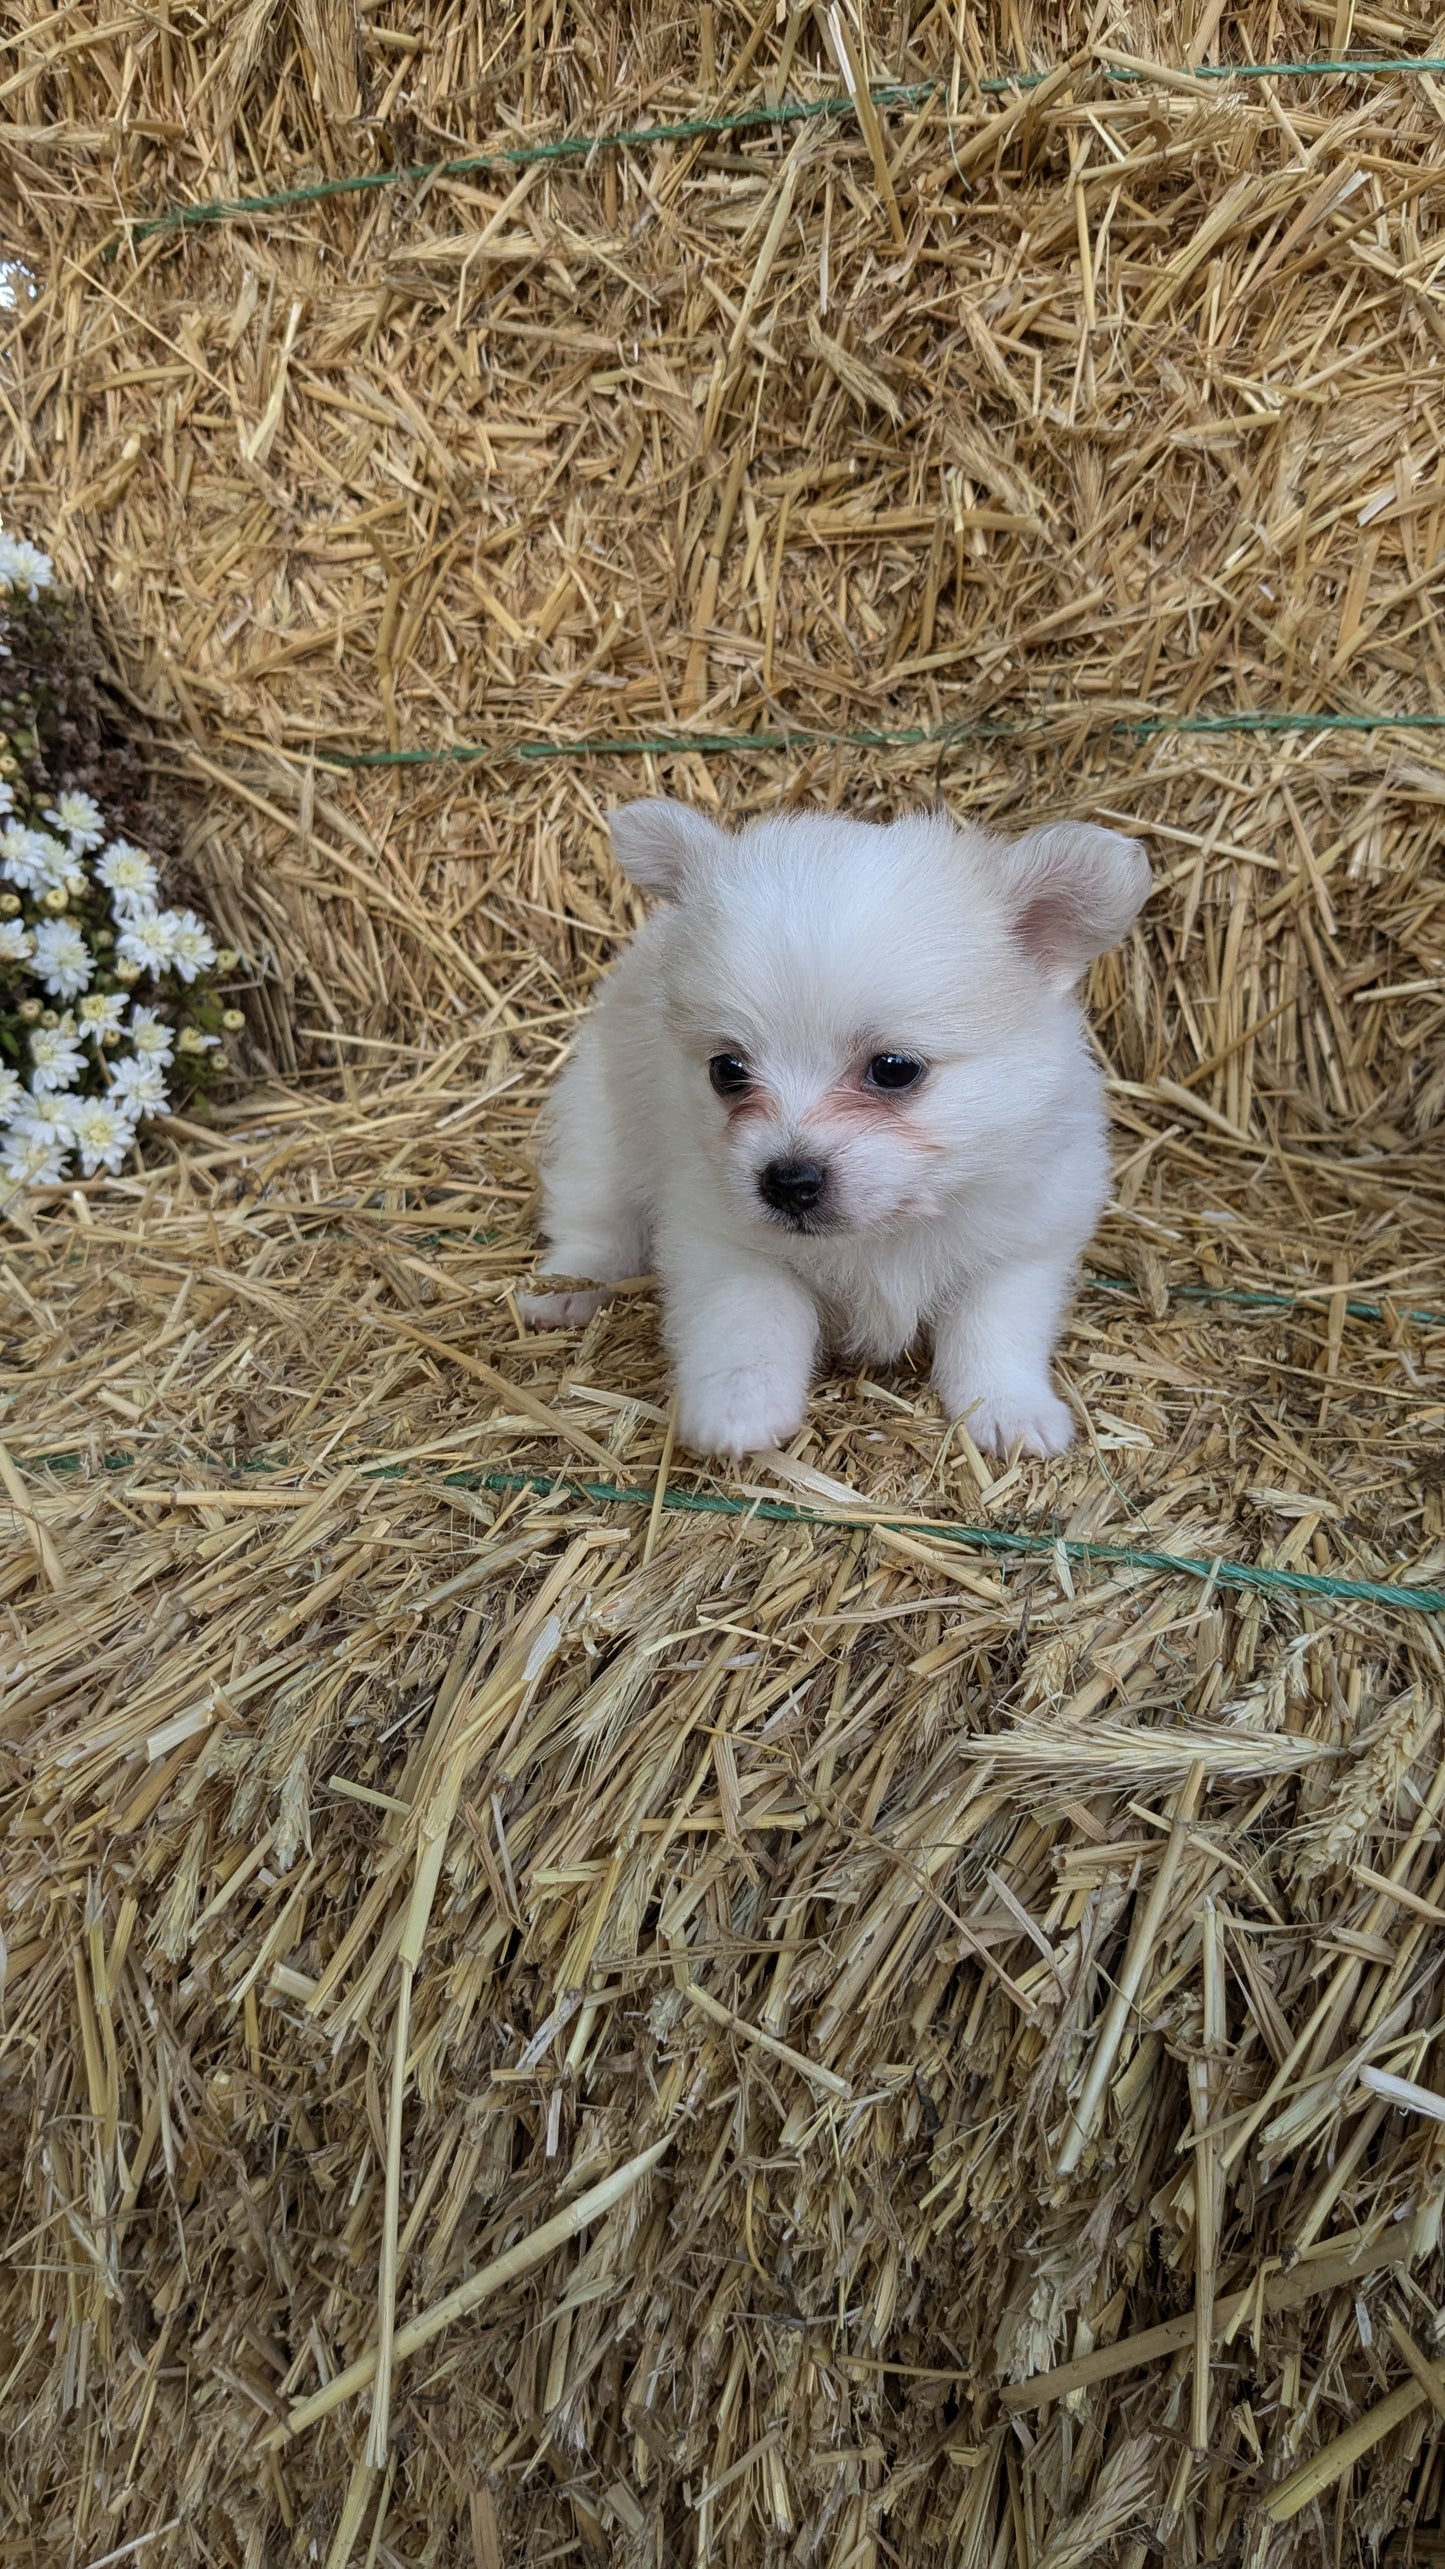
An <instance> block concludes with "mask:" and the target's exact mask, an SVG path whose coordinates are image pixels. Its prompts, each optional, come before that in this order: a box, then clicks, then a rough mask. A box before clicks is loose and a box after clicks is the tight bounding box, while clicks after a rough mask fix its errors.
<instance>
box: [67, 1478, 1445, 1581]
mask: <svg viewBox="0 0 1445 2569" xmlns="http://www.w3.org/2000/svg"><path fill="white" fill-rule="evenodd" d="M188 1459H190V1460H192V1461H196V1462H205V1463H208V1464H209V1465H210V1467H211V1468H212V1469H213V1470H217V1471H230V1472H251V1473H264V1474H266V1475H268V1476H270V1475H274V1474H276V1473H277V1472H280V1471H282V1470H284V1469H285V1466H284V1464H281V1463H267V1462H262V1461H261V1460H259V1458H257V1457H254V1456H247V1457H245V1458H244V1459H243V1460H242V1461H240V1462H237V1460H236V1458H235V1457H234V1455H233V1456H231V1457H230V1458H229V1459H228V1458H227V1457H226V1456H224V1455H196V1456H192V1457H190V1458H188ZM341 1459H344V1458H341ZM148 1462H152V1458H151V1457H150V1456H148V1455H144V1454H107V1455H105V1456H104V1457H103V1459H102V1462H101V1466H100V1468H101V1470H102V1471H105V1472H133V1471H138V1470H139V1469H141V1467H142V1466H143V1465H145V1464H146V1463H148ZM84 1465H85V1458H84V1457H83V1456H82V1455H80V1454H75V1453H69V1454H39V1455H36V1456H35V1457H34V1462H33V1464H32V1469H33V1468H36V1467H43V1468H48V1469H49V1470H51V1471H55V1472H79V1471H81V1470H83V1469H84ZM152 1468H155V1466H154V1465H152ZM356 1472H357V1478H358V1480H360V1481H387V1482H392V1483H395V1482H398V1481H399V1482H402V1483H406V1482H415V1481H416V1480H417V1478H418V1477H419V1476H418V1475H417V1474H416V1473H415V1472H414V1471H409V1470H408V1469H407V1467H406V1465H405V1464H404V1463H365V1464H358V1465H357V1466H356ZM440 1486H441V1487H442V1488H443V1489H444V1490H490V1491H493V1492H495V1493H497V1494H498V1495H501V1494H503V1493H505V1492H508V1491H515V1490H535V1491H537V1492H538V1493H539V1495H543V1496H547V1497H555V1496H557V1495H558V1494H559V1493H561V1494H563V1495H565V1496H570V1497H576V1498H585V1499H590V1500H591V1501H592V1503H593V1504H594V1506H597V1507H646V1508H650V1507H653V1506H655V1505H656V1503H657V1492H656V1490H655V1489H636V1488H631V1487H628V1486H626V1485H624V1484H622V1483H619V1482H614V1481H581V1480H573V1479H569V1478H568V1476H567V1475H566V1474H565V1473H558V1472H445V1473H443V1474H442V1476H441V1483H440ZM216 1496H217V1497H218V1498H224V1497H225V1488H224V1486H221V1487H218V1489H217V1492H216ZM662 1506H663V1509H664V1510H665V1511H670V1512H671V1513H672V1514H673V1515H676V1516H726V1517H759V1518H761V1519H762V1520H763V1522H764V1523H765V1524H768V1525H844V1526H851V1525H858V1526H861V1527H863V1528H864V1529H865V1530H866V1529H867V1528H868V1527H869V1526H874V1525H876V1526H880V1527H881V1528H882V1529H883V1530H884V1531H885V1532H887V1533H893V1534H911V1535H916V1536H919V1537H926V1538H927V1539H928V1540H929V1541H931V1542H934V1543H951V1544H956V1545H957V1546H959V1548H960V1549H962V1550H973V1551H976V1552H1003V1553H1013V1554H1016V1555H1017V1554H1023V1555H1026V1556H1028V1557H1030V1558H1032V1559H1035V1560H1037V1559H1040V1558H1045V1557H1048V1556H1051V1555H1057V1554H1060V1553H1062V1554H1063V1555H1064V1556H1065V1557H1066V1558H1067V1559H1068V1560H1070V1561H1080V1562H1084V1563H1087V1564H1092V1565H1093V1566H1095V1567H1096V1568H1100V1569H1106V1570H1159V1571H1163V1572H1165V1573H1166V1574H1167V1575H1169V1576H1170V1577H1174V1578H1182V1579H1202V1580H1203V1581H1204V1582H1205V1584H1206V1585H1207V1586H1208V1587H1210V1588H1237V1589H1243V1590H1246V1591H1251V1592H1253V1593H1254V1594H1256V1595H1262V1596H1287V1597H1304V1598H1314V1599H1317V1600H1319V1601H1320V1602H1321V1603H1323V1604H1326V1605H1330V1604H1337V1605H1365V1606H1389V1607H1393V1608H1394V1609H1396V1610H1397V1611H1399V1612H1403V1613H1409V1614H1429V1615H1437V1614H1445V1589H1441V1588H1406V1587H1400V1586H1397V1585H1395V1584H1394V1583H1393V1582H1391V1581H1389V1580H1385V1579H1338V1578H1331V1577H1329V1576H1327V1575H1325V1574H1323V1573H1321V1572H1317V1571H1311V1570H1275V1569H1271V1568H1269V1567H1267V1566H1266V1565H1265V1564H1264V1563H1262V1562H1255V1561H1226V1560H1224V1559H1223V1558H1219V1559H1216V1560H1213V1561H1205V1560H1200V1559H1196V1558H1194V1557H1193V1556H1192V1555H1190V1554H1188V1553H1183V1552H1153V1551H1148V1550H1145V1549H1142V1548H1141V1547H1139V1546H1138V1545H1135V1544H1120V1543H1091V1542H1088V1541H1085V1540H1082V1539H1080V1538H1079V1537H1077V1536H1074V1535H1063V1534H1025V1533H1022V1532H1014V1531H1011V1530H1010V1529H1008V1528H1006V1527H1003V1526H996V1525H939V1524H936V1523H934V1522H933V1521H932V1520H931V1519H930V1518H928V1517H911V1516H897V1517H893V1516H889V1517H885V1516H876V1515H865V1514H863V1513H861V1511H862V1510H863V1509H866V1507H867V1501H866V1499H861V1498H860V1501H859V1507H860V1514H859V1515H858V1516H857V1517H850V1516H843V1515H841V1514H839V1515H837V1516H828V1515H825V1514H824V1513H823V1512H822V1511H821V1510H819V1509H812V1508H801V1507H793V1506H792V1505H791V1504H790V1503H789V1502H788V1501H787V1500H785V1499H741V1498H730V1497H728V1495H727V1494H726V1492H724V1491H720V1490H674V1489H667V1490H664V1492H663V1495H662Z"/></svg>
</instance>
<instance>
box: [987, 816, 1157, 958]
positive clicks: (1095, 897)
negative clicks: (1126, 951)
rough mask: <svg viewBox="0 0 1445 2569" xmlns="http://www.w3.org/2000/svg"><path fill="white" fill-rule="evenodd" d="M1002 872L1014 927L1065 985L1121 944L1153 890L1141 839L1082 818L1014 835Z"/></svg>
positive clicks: (1031, 952)
mask: <svg viewBox="0 0 1445 2569" xmlns="http://www.w3.org/2000/svg"><path fill="white" fill-rule="evenodd" d="M1001 874H1002V889H1003V893H1004V898H1005V900H1006V902H1007V904H1008V908H1009V911H1010V913H1011V916H1012V925H1013V930H1014V934H1015V936H1016V937H1017V938H1018V941H1019V943H1020V945H1021V946H1022V947H1023V948H1024V951H1025V952H1026V953H1027V954H1028V955H1030V956H1031V957H1032V959H1033V961H1034V963H1035V964H1037V966H1038V968H1039V970H1040V972H1041V973H1042V974H1043V975H1044V978H1045V979H1046V980H1047V981H1050V982H1052V983H1053V985H1054V987H1055V988H1056V989H1059V990H1067V989H1069V988H1070V987H1071V986H1072V984H1073V983H1074V982H1076V981H1077V980H1078V978H1079V975H1080V973H1081V972H1082V971H1083V969H1084V966H1085V965H1086V964H1087V963H1091V962H1092V961H1093V959H1094V956H1095V955H1098V954H1107V953H1108V951H1109V948H1110V946H1116V945H1117V944H1118V942H1119V939H1120V938H1121V937H1122V936H1123V934H1124V931H1125V929H1126V928H1127V927H1128V926H1129V924H1130V922H1131V920H1132V919H1133V918H1134V917H1135V916H1136V914H1137V912H1138V911H1140V910H1141V909H1142V908H1143V906H1144V903H1145V901H1146V899H1147V898H1148V893H1149V859H1148V858H1147V856H1146V855H1145V853H1144V850H1143V849H1142V847H1141V846H1140V845H1139V842H1138V840H1137V839H1132V838H1121V836H1120V834H1119V832H1118V831H1117V830H1098V829H1093V828H1091V827H1090V826H1089V825H1088V823H1087V822H1084V821H1059V822H1056V823H1055V824H1054V825H1053V826H1052V827H1051V828H1048V829H1041V830H1030V831H1029V832H1028V833H1027V835H1026V836H1025V837H1024V838H1021V839H1015V840H1014V842H1013V845H1012V846H1011V847H1007V848H1005V849H1004V851H1003V863H1002V868H1001Z"/></svg>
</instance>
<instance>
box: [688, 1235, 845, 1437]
mask: <svg viewBox="0 0 1445 2569" xmlns="http://www.w3.org/2000/svg"><path fill="white" fill-rule="evenodd" d="M663 1314H664V1323H665V1329H666V1336H667V1344H668V1349H669V1352H670V1354H671V1356H672V1360H673V1365H674V1368H675V1371H676V1375H677V1392H678V1434H679V1435H680V1436H681V1438H682V1441H683V1443H684V1445H687V1446H690V1447H691V1449H692V1451H693V1452H694V1453H695V1454H756V1453H757V1452H758V1451H759V1450H760V1448H761V1447H763V1446H765V1445H782V1444H785V1443H786V1441H787V1439H788V1438H789V1437H790V1436H796V1434H797V1432H798V1429H799V1428H800V1427H801V1426H802V1423H803V1412H804V1409H805V1408H806V1406H807V1399H808V1379H809V1376H810V1375H811V1373H812V1370H813V1360H814V1357H815V1356H816V1354H817V1349H818V1314H817V1311H816V1308H815V1307H814V1303H813V1299H812V1296H811V1294H809V1293H808V1292H807V1291H806V1290H805V1288H804V1287H803V1286H802V1285H801V1284H799V1282H798V1280H797V1278H796V1276H791V1275H789V1274H788V1272H787V1270H786V1268H783V1267H775V1266H772V1265H771V1264H770V1263H769V1262H768V1260H767V1259H765V1258H752V1257H748V1256H746V1255H740V1254H739V1253H738V1252H737V1251H736V1250H735V1249H729V1248H728V1247H727V1246H725V1245H724V1244H722V1243H720V1242H719V1241H717V1240H715V1239H712V1238H706V1237H702V1238H695V1239H690V1240H686V1241H676V1240H674V1241H672V1242H670V1243H669V1244H668V1247H667V1251H666V1253H665V1255H664V1259H663Z"/></svg>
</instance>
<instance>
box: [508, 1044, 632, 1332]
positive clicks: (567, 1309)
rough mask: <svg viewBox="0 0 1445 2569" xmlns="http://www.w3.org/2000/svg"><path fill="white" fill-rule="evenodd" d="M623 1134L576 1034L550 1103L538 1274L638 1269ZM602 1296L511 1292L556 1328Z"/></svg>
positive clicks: (604, 1281)
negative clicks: (575, 1048)
mask: <svg viewBox="0 0 1445 2569" xmlns="http://www.w3.org/2000/svg"><path fill="white" fill-rule="evenodd" d="M620 1125H621V1126H622V1127H623V1129H619V1127H620ZM627 1138H628V1137H627V1134H626V1130H625V1119H620V1118H619V1115H618V1112H617V1108H616V1105H615V1103H614V1101H613V1099H612V1097H611V1096H610V1095H609V1093H608V1086H607V1082H606V1077H605V1069H604V1064H603V1062H602V1060H601V1058H600V1054H599V1050H598V1048H597V1047H596V1046H595V1045H590V1044H588V1043H587V1041H586V1039H585V1038H584V1041H583V1045H582V1046H581V1048H579V1050H578V1052H577V1054H576V1056H575V1057H574V1059H573V1060H572V1061H571V1062H570V1063H569V1065H568V1067H567V1069H566V1070H565V1071H564V1073H563V1075H562V1078H561V1080H560V1081H559V1083H558V1087H557V1094H556V1098H555V1100H554V1102H553V1108H552V1145H551V1150H550V1153H549V1156H548V1160H547V1165H546V1168H545V1170H544V1172H543V1177H542V1261H541V1262H542V1265H543V1270H544V1272H545V1273H548V1274H551V1275H558V1276H590V1277H593V1278H595V1279H596V1284H597V1285H598V1286H603V1287H605V1286H606V1285H608V1284H610V1283H617V1282H620V1280H621V1279H622V1277H624V1276H636V1275H643V1274H645V1273H646V1271H647V1268H648V1266H649V1264H650V1260H651V1251H650V1248H649V1245H648V1236H647V1231H648V1225H647V1212H646V1208H645V1206H644V1205H643V1203H642V1202H641V1200H640V1198H639V1194H638V1190H637V1185H636V1179H635V1174H634V1170H633V1164H632V1161H631V1158H630V1155H629V1152H628V1148H627ZM606 1300H607V1295H606V1292H605V1291H597V1290H595V1289H589V1290H587V1291H585V1292H584V1291H574V1292H569V1293H524V1294H519V1295H518V1296H517V1303H518V1308H519V1309H520V1311H521V1313H522V1316H523V1318H524V1319H525V1320H530V1321H533V1322H535V1323H538V1324H540V1323H552V1324H554V1325H555V1324H560V1325H561V1326H563V1327H570V1326H572V1325H573V1324H575V1323H577V1322H580V1321H584V1320H590V1319H591V1317H592V1314H593V1313H594V1311H598V1310H600V1309H601V1306H602V1304H603V1303H604V1302H605V1301H606Z"/></svg>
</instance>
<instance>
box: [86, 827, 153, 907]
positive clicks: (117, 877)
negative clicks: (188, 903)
mask: <svg viewBox="0 0 1445 2569" xmlns="http://www.w3.org/2000/svg"><path fill="white" fill-rule="evenodd" d="M95 879H96V881H97V883H103V884H104V886H105V888H106V890H107V892H108V893H109V894H110V895H111V898H112V901H113V902H114V905H115V913H116V916H117V918H121V917H129V915H130V913H131V912H132V911H133V910H153V909H154V908H155V905H156V893H157V890H158V889H159V886H160V877H159V875H158V874H157V872H156V870H155V867H154V865H153V864H152V863H151V860H150V858H149V857H148V856H147V855H146V854H145V852H144V850H143V849H142V848H138V847H132V846H131V844H130V841H129V839H123V838H118V839H112V841H111V843H110V845H109V847H108V848H107V849H106V851H105V854H104V856H103V857H102V858H101V860H100V863H99V864H98V865H97V867H96V869H95Z"/></svg>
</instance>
